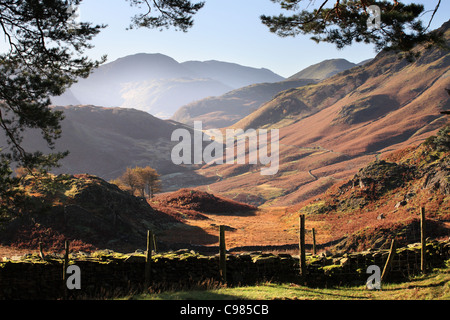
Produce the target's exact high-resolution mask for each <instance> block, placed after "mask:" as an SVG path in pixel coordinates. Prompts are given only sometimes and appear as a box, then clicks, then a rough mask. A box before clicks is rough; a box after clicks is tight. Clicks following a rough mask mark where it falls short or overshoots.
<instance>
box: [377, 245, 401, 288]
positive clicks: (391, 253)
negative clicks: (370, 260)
mask: <svg viewBox="0 0 450 320" xmlns="http://www.w3.org/2000/svg"><path fill="white" fill-rule="evenodd" d="M396 249H397V244H396V242H395V239H392V242H391V250H390V251H389V256H388V258H387V260H386V264H385V265H384V269H383V274H382V275H381V282H383V281H384V280H385V278H386V276H387V274H388V273H389V271H390V269H391V263H392V260H393V259H394V255H395V252H396Z"/></svg>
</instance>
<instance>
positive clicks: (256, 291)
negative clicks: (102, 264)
mask: <svg viewBox="0 0 450 320" xmlns="http://www.w3.org/2000/svg"><path fill="white" fill-rule="evenodd" d="M128 299H130V300H273V299H281V300H450V268H446V269H435V270H433V272H432V273H429V274H427V275H421V276H418V277H415V278H413V279H411V280H410V281H408V282H404V283H397V284H385V285H383V286H382V288H381V290H368V289H366V288H365V287H364V286H359V287H334V288H311V287H306V286H300V285H297V284H274V283H264V284H261V285H256V286H248V287H236V288H225V287H224V288H215V289H211V290H196V291H176V292H172V291H169V292H162V293H157V294H143V295H135V296H130V297H128Z"/></svg>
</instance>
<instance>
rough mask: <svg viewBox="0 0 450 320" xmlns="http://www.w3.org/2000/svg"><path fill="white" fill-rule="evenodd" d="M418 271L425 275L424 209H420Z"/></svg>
mask: <svg viewBox="0 0 450 320" xmlns="http://www.w3.org/2000/svg"><path fill="white" fill-rule="evenodd" d="M420 243H421V250H420V270H421V271H422V272H423V273H425V271H426V268H425V253H426V243H425V208H421V209H420Z"/></svg>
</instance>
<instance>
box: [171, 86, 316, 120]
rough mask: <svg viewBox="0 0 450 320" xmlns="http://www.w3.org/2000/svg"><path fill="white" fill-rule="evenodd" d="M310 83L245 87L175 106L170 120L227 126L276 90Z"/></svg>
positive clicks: (248, 112) (252, 109) (249, 112)
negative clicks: (175, 110) (176, 107)
mask: <svg viewBox="0 0 450 320" xmlns="http://www.w3.org/2000/svg"><path fill="white" fill-rule="evenodd" d="M314 82H315V81H314V80H310V79H301V80H285V81H280V82H273V83H258V84H253V85H250V86H245V87H243V88H239V89H236V90H233V91H230V92H227V93H225V94H223V95H221V96H216V97H208V98H204V99H201V100H198V101H195V102H192V103H190V104H187V105H185V106H183V107H181V108H180V109H178V110H177V112H175V114H174V115H173V116H172V119H173V120H175V121H178V122H182V123H185V124H189V125H193V123H194V121H202V122H203V128H205V129H216V128H223V127H228V126H230V125H232V124H233V123H236V122H237V121H239V120H241V119H242V118H244V117H246V116H247V115H249V114H251V113H252V112H253V111H255V110H257V109H258V108H259V107H260V106H261V105H262V104H263V103H265V102H267V101H269V100H271V99H272V97H273V96H274V95H276V94H278V93H279V92H280V91H284V90H287V89H291V88H296V87H301V86H303V85H307V84H311V83H314Z"/></svg>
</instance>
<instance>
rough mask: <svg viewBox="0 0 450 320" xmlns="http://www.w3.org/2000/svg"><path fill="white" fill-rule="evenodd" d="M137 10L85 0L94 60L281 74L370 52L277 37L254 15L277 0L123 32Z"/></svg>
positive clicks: (227, 0)
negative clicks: (148, 59) (153, 56)
mask: <svg viewBox="0 0 450 320" xmlns="http://www.w3.org/2000/svg"><path fill="white" fill-rule="evenodd" d="M305 1H306V2H308V1H307V0H305ZM404 2H411V1H404ZM413 2H421V3H423V4H425V10H432V9H434V7H435V5H436V3H437V0H426V1H417V0H416V1H413ZM136 10H137V9H136V8H133V7H130V5H129V2H127V1H125V0H84V1H83V3H82V6H81V8H80V18H81V20H82V21H88V22H93V23H99V24H100V23H104V24H107V25H108V27H107V28H106V29H104V30H102V32H101V33H100V34H99V35H97V36H96V37H95V38H94V40H93V42H92V43H93V44H94V45H95V48H93V49H91V50H89V51H88V52H87V54H88V55H89V56H91V57H92V58H94V59H97V58H99V57H100V56H102V55H104V54H107V55H108V61H109V62H110V61H114V60H115V59H117V58H120V57H123V56H126V55H130V54H135V53H141V52H145V53H162V54H165V55H168V56H170V57H172V58H174V59H175V60H177V61H178V62H184V61H188V60H200V61H205V60H221V61H227V62H235V63H239V64H242V65H246V66H251V67H256V68H262V67H264V68H268V69H270V70H272V71H274V72H276V73H278V74H279V75H281V76H284V77H289V76H291V75H293V74H295V73H296V72H298V71H300V70H301V69H303V68H305V67H308V66H309V65H311V64H314V63H318V62H320V61H323V60H325V59H333V58H345V59H347V60H349V61H351V62H354V63H358V62H360V61H362V60H365V59H368V58H372V57H374V56H375V52H374V49H373V46H371V45H354V46H352V47H348V48H346V49H344V50H337V49H336V48H335V46H334V45H331V44H326V43H320V44H316V43H315V42H314V41H312V40H310V39H309V36H298V37H295V38H292V37H289V38H280V37H278V36H276V35H275V34H272V33H270V32H269V30H268V28H267V27H266V26H264V25H263V24H262V23H261V22H260V19H259V17H260V15H262V14H266V15H271V14H278V13H280V12H281V9H280V8H279V5H277V4H274V3H272V2H271V1H270V0H206V4H205V7H204V8H203V9H201V10H200V11H199V13H198V14H197V15H196V16H195V17H194V18H195V24H194V27H193V28H191V29H189V31H188V32H187V33H184V32H181V31H178V32H176V31H173V30H164V31H162V32H160V31H158V30H154V29H137V30H131V31H127V30H126V28H127V27H128V26H129V24H130V18H131V17H132V16H133V15H134V14H135V13H136ZM449 12H450V1H449V0H443V1H442V3H441V7H440V10H439V12H438V14H437V15H436V16H435V18H434V22H433V24H432V28H436V27H439V26H440V25H441V24H442V23H443V22H444V21H446V20H448V18H449V16H448V13H449ZM430 17H431V12H430V13H427V14H425V15H424V19H426V20H427V21H428V19H429V18H430Z"/></svg>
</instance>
